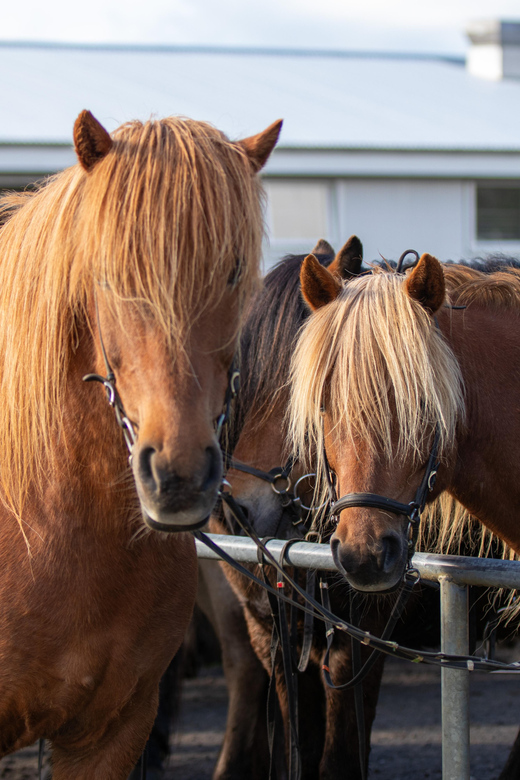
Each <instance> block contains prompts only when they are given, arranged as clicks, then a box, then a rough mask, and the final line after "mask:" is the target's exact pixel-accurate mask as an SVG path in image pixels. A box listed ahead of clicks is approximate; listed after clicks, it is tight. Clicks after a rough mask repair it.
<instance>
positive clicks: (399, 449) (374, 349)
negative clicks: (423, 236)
mask: <svg viewBox="0 0 520 780" xmlns="http://www.w3.org/2000/svg"><path fill="white" fill-rule="evenodd" d="M324 403H326V406H327V412H328V414H329V415H330V420H331V422H332V425H333V426H335V427H336V430H337V432H338V434H339V435H341V437H346V438H347V440H348V439H350V440H352V441H354V440H355V439H357V438H360V439H362V440H363V441H364V442H366V443H367V444H368V446H369V447H371V448H372V450H373V451H376V450H377V451H380V452H382V454H383V455H384V456H385V457H386V458H388V459H389V460H390V459H391V458H392V457H395V456H396V455H397V456H404V455H405V454H406V455H410V454H412V455H414V456H417V457H423V456H424V452H423V450H424V433H425V430H427V429H428V426H432V425H433V426H435V425H438V426H439V431H440V436H441V441H440V452H441V454H442V452H443V451H444V450H445V448H446V447H447V446H448V444H449V443H450V442H451V441H452V439H453V436H454V432H455V426H456V424H457V422H458V421H460V419H461V416H462V415H463V409H464V404H463V390H462V380H461V374H460V369H459V366H458V363H457V361H456V359H455V357H454V355H453V353H452V351H451V349H450V347H449V346H448V344H447V343H446V341H445V340H444V339H443V337H442V336H441V334H440V332H438V331H437V329H436V327H435V324H434V322H433V320H432V319H431V317H430V316H429V315H428V314H427V313H426V312H425V311H424V309H422V307H421V306H420V305H419V304H417V303H416V302H414V301H411V300H410V298H409V297H408V296H407V295H406V293H405V291H404V286H403V279H402V277H397V276H395V275H394V274H389V273H386V272H384V271H379V270H377V269H376V270H375V272H374V273H373V274H371V275H369V276H365V277H362V278H359V279H357V280H354V281H352V282H349V283H348V284H347V285H346V286H345V289H344V291H343V293H342V294H341V295H340V297H339V298H338V299H337V300H336V301H333V302H332V303H330V304H329V305H328V306H326V307H323V308H322V309H320V310H319V311H317V312H316V313H315V314H313V315H312V317H311V318H310V319H309V321H308V323H307V324H306V325H305V326H304V328H303V330H302V334H301V337H300V340H299V343H298V345H297V348H296V352H295V356H294V361H293V369H292V400H291V413H290V416H291V424H290V428H291V435H292V438H293V443H294V447H295V449H296V451H297V452H300V453H303V454H305V453H306V452H309V448H310V450H312V451H313V452H317V453H318V457H320V456H321V453H322V452H323V425H322V417H321V409H322V406H323V404H324ZM396 415H397V426H395V422H396ZM394 426H395V427H394ZM396 429H397V430H399V432H400V435H399V440H398V441H397V443H396V441H395V438H394V432H395V430H396ZM322 465H323V464H322Z"/></svg>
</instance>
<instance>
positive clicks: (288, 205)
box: [264, 179, 329, 243]
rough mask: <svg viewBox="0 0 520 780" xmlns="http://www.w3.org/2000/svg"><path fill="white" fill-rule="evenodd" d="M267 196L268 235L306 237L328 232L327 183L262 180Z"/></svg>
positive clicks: (283, 237)
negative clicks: (269, 231)
mask: <svg viewBox="0 0 520 780" xmlns="http://www.w3.org/2000/svg"><path fill="white" fill-rule="evenodd" d="M264 185H265V189H266V192H267V196H268V204H269V205H268V209H269V223H270V229H271V238H272V239H274V240H282V241H283V240H298V239H308V240H310V241H311V242H314V243H316V241H317V239H318V238H321V237H325V236H327V235H328V232H329V231H328V221H329V220H328V192H329V185H328V184H327V183H326V182H323V181H308V180H298V179H293V180H292V181H288V180H283V179H280V180H277V179H267V180H264Z"/></svg>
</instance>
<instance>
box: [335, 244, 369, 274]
mask: <svg viewBox="0 0 520 780" xmlns="http://www.w3.org/2000/svg"><path fill="white" fill-rule="evenodd" d="M362 263H363V244H362V243H361V241H360V240H359V238H358V237H357V236H350V238H349V240H348V241H347V243H346V244H345V246H343V247H342V248H341V249H340V250H339V252H338V254H337V255H336V257H335V258H334V262H333V263H331V265H329V271H330V272H331V274H334V275H335V276H339V278H340V279H345V280H348V279H352V277H353V276H359V274H360V273H361V266H362Z"/></svg>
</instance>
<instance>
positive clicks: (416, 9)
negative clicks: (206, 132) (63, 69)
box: [0, 0, 520, 54]
mask: <svg viewBox="0 0 520 780" xmlns="http://www.w3.org/2000/svg"><path fill="white" fill-rule="evenodd" d="M497 17H498V18H502V19H520V7H519V3H518V0H435V2H424V0H422V2H421V0H419V2H418V1H417V0H357V1H356V2H353V1H352V0H262V2H260V0H88V2H87V3H79V2H74V1H73V0H72V2H71V0H46V2H42V0H18V2H16V1H15V2H10V3H4V4H3V6H2V13H1V17H0V40H33V41H34V40H37V41H67V42H91V43H107V42H114V43H171V44H175V43H182V44H221V45H226V44H227V45H239V46H284V47H314V48H340V49H364V50H372V51H373V50H376V51H377V50H385V51H410V52H418V51H426V52H438V53H454V54H461V53H463V52H464V51H465V48H466V36H465V29H466V26H467V24H468V22H470V21H471V20H472V19H482V18H497Z"/></svg>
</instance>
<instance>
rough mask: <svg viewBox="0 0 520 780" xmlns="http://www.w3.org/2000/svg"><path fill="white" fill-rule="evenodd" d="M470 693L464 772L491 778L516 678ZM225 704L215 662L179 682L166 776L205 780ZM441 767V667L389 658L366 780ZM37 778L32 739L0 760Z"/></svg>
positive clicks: (406, 778) (515, 715)
mask: <svg viewBox="0 0 520 780" xmlns="http://www.w3.org/2000/svg"><path fill="white" fill-rule="evenodd" d="M512 652H513V655H514V657H513V656H512V655H511V654H512ZM502 657H504V658H505V655H504V653H502ZM518 657H520V645H519V644H517V645H516V648H515V650H514V651H511V650H508V651H507V660H518ZM470 695H471V778H472V780H496V778H497V777H498V775H499V773H500V770H501V768H502V765H503V764H504V762H505V760H506V757H507V754H508V751H509V748H510V746H511V745H512V743H513V741H514V739H515V737H516V733H517V731H518V726H519V724H520V678H519V677H517V676H513V675H505V674H501V675H487V674H485V673H482V672H480V673H474V674H473V675H472V677H471V694H470ZM226 708H227V696H226V688H225V683H224V679H223V676H222V672H221V670H220V668H218V667H213V668H206V669H203V670H202V672H201V673H200V674H199V675H198V676H197V677H196V678H195V679H191V680H186V681H185V683H184V695H183V703H182V709H181V716H180V722H179V725H178V729H177V732H176V734H175V735H174V736H173V738H172V741H171V748H172V754H171V758H170V764H169V767H168V770H167V773H166V776H165V780H210V778H211V773H212V769H213V766H214V764H215V761H216V758H217V755H218V751H219V747H220V743H221V740H222V735H223V730H224V724H225V718H226ZM441 766H442V762H441V728H440V671H439V670H438V669H436V668H433V667H427V666H416V665H412V664H409V663H406V662H404V661H398V660H395V659H390V660H389V661H388V662H387V665H386V670H385V675H384V679H383V685H382V689H381V695H380V700H379V707H378V714H377V718H376V721H375V724H374V730H373V732H372V752H371V758H370V774H369V777H370V780H422V779H423V778H427V779H428V780H440V778H441V776H442V773H441ZM36 777H37V749H36V746H34V747H33V748H31V749H28V750H25V751H20V753H17V754H15V755H13V756H9V757H7V758H4V759H3V760H2V761H0V778H9V780H35V778H36ZM71 780H73V778H71ZM93 780H95V779H94V778H93ZM103 780H106V779H103ZM244 780H247V778H244Z"/></svg>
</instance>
